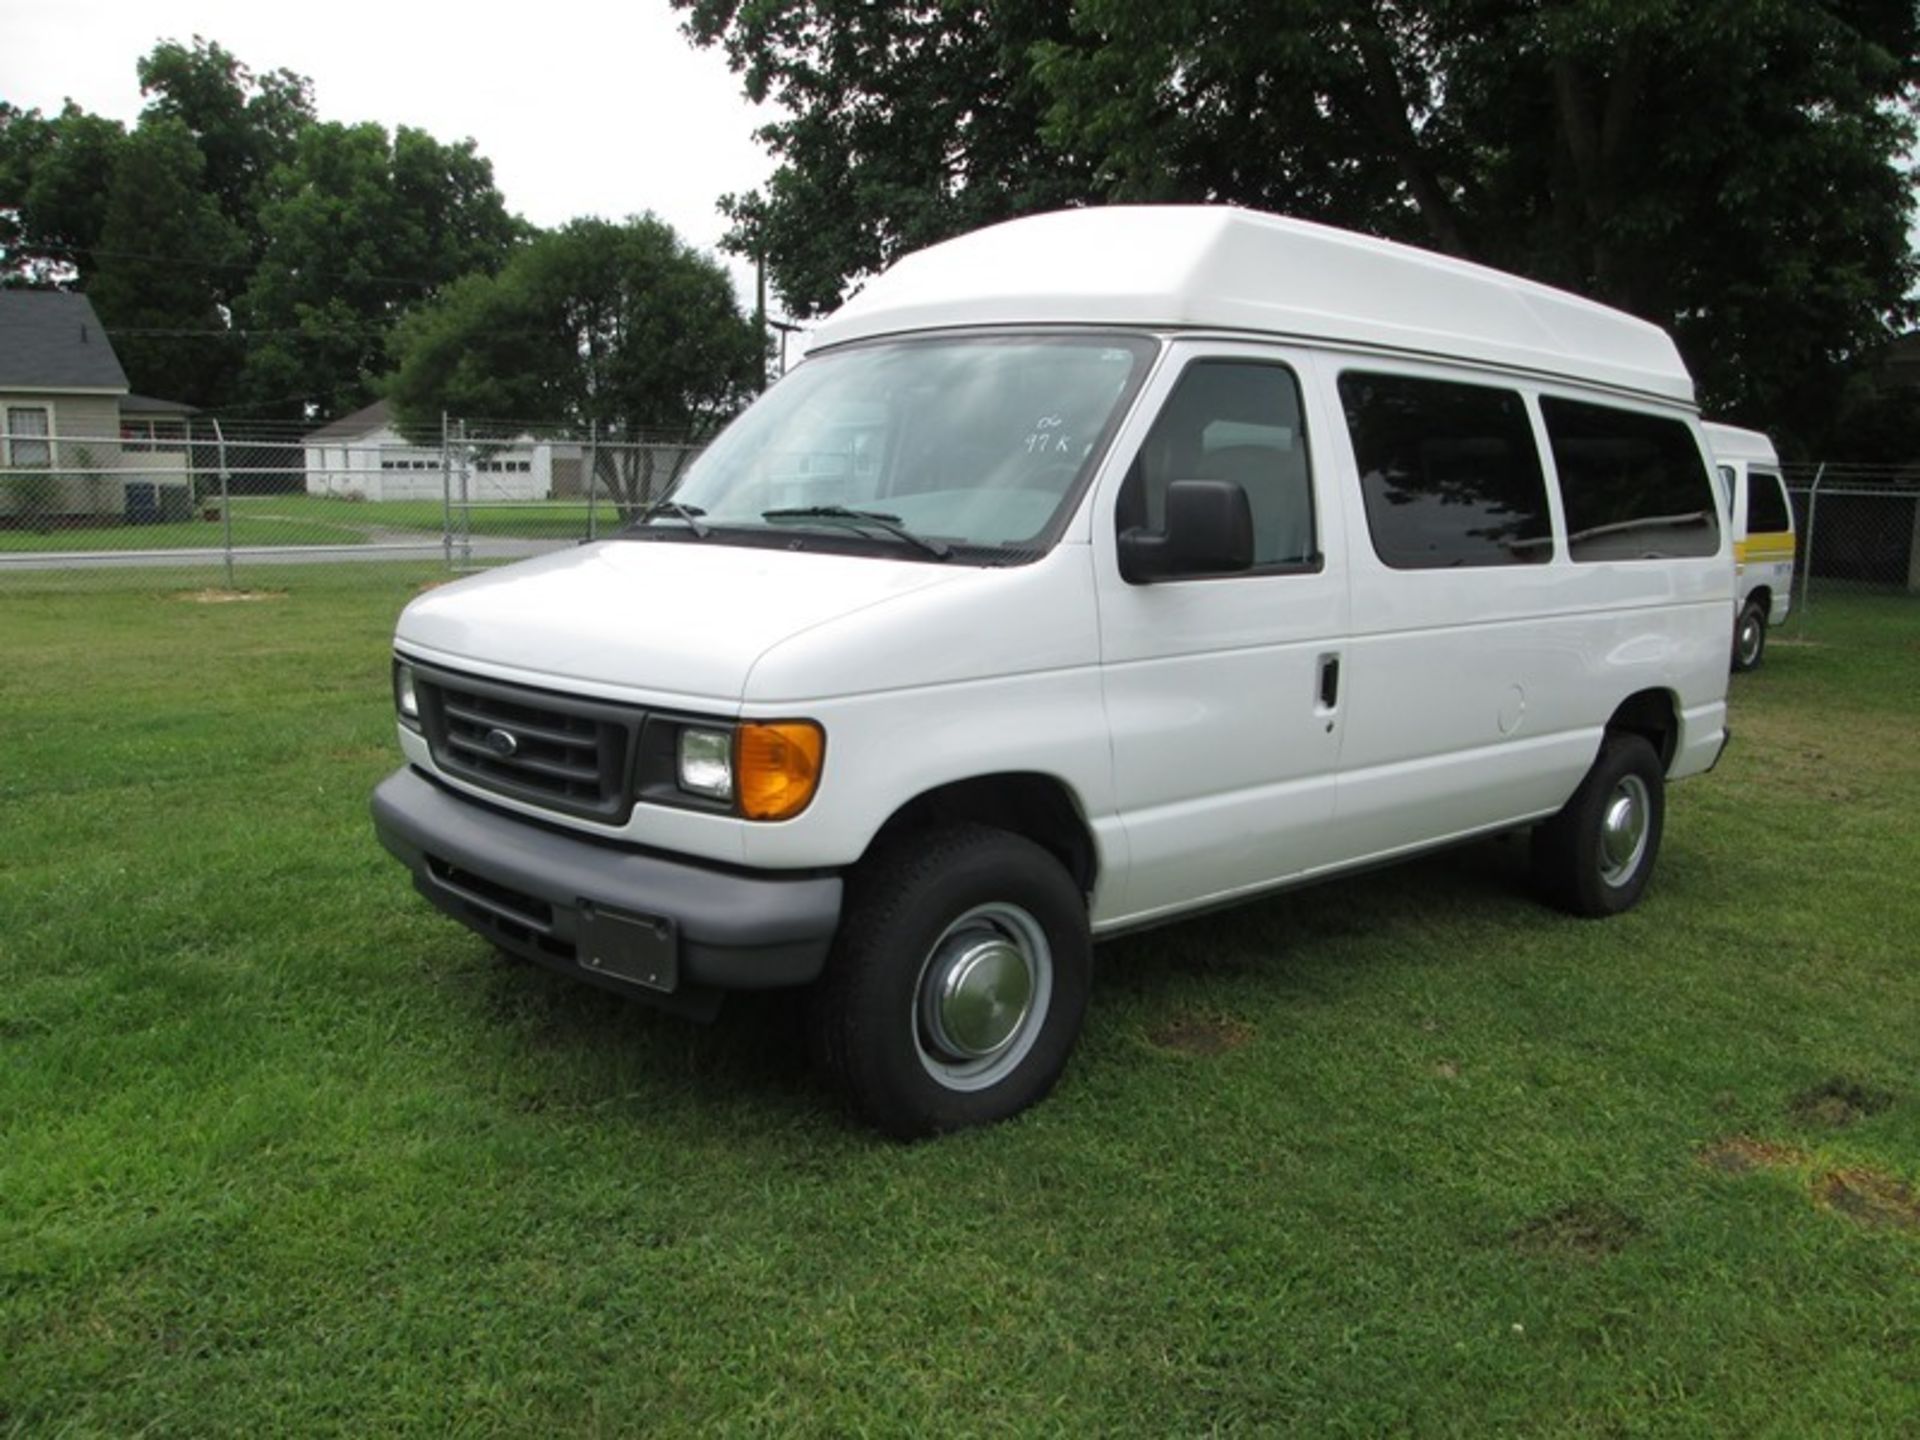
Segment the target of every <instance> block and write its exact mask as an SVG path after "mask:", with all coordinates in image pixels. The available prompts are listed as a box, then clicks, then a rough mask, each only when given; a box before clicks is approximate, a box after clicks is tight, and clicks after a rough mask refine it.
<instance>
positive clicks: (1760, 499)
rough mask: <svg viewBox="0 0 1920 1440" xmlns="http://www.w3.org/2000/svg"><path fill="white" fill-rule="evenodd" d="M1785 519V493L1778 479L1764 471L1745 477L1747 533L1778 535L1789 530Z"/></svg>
mask: <svg viewBox="0 0 1920 1440" xmlns="http://www.w3.org/2000/svg"><path fill="white" fill-rule="evenodd" d="M1792 528H1793V521H1792V520H1790V519H1788V518H1787V492H1786V490H1785V489H1784V488H1782V486H1781V484H1780V477H1779V476H1778V475H1775V474H1773V473H1771V472H1770V471H1766V470H1754V471H1751V472H1750V473H1749V474H1748V476H1747V533H1748V534H1749V535H1778V534H1780V533H1781V532H1783V531H1786V530H1791V529H1792Z"/></svg>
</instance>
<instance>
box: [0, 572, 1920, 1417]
mask: <svg viewBox="0 0 1920 1440" xmlns="http://www.w3.org/2000/svg"><path fill="white" fill-rule="evenodd" d="M349 568H350V569H351V571H352V572H353V573H351V574H344V573H339V572H328V571H316V572H313V573H311V574H306V575H301V576H297V577H294V578H293V579H292V580H291V581H290V582H288V583H289V584H290V585H291V593H289V594H287V595H285V596H284V597H281V598H277V599H271V600H265V601H260V602H257V603H247V604H203V603H193V602H190V601H184V600H179V599H176V598H173V597H171V596H169V595H167V594H165V593H160V592H155V591H151V590H141V589H139V588H136V587H133V586H131V585H126V586H124V587H123V588H120V589H115V590H110V591H74V590H69V589H66V588H63V587H62V586H61V585H60V584H58V583H52V582H49V583H48V584H46V585H45V586H42V587H40V588H37V589H31V588H25V587H14V588H10V589H9V590H8V591H7V592H6V594H5V595H4V596H3V597H0V635H4V637H5V638H4V647H5V658H6V663H5V664H4V665H0V1432H8V1431H12V1432H17V1433H21V1434H34V1435H40V1434H62V1435H69V1434H70V1435H91V1434H98V1435H126V1434H132V1433H136V1432H139V1433H155V1434H162V1435H172V1434H200V1433H223V1434H235V1435H247V1436H258V1435H269V1434H282V1433H300V1434H304V1433H314V1432H325V1433H338V1434H347V1435H369V1434H379V1435H389V1434H400V1433H421V1434H432V1435H441V1434H446V1433H449V1432H454V1433H461V1434H476V1435H479V1434H486V1435H491V1434H496V1433H525V1434H529V1435H539V1436H547V1435H551V1434H602V1433H664V1434H690V1433H706V1432H710V1431H714V1430H722V1431H727V1432H739V1433H749V1434H751V1433H774V1434H788V1433H801V1434H817V1435H823V1436H840V1435H846V1434H856V1433H859V1434H886V1433H939V1434H951V1435H968V1434H977V1435H992V1434H1002V1433H1009V1432H1017V1433H1037V1434H1059V1435H1072V1436H1081V1435H1093V1434H1102V1433H1116V1432H1130V1433H1137V1434H1144V1435H1152V1436H1161V1435H1169V1434H1195V1433H1215V1432H1223V1433H1228V1432H1247V1433H1263V1434H1271V1433H1300V1434H1352V1435H1375V1434H1380V1433H1383V1432H1392V1433H1401V1432H1418V1433H1426V1434H1458V1435H1463V1436H1481V1435H1487V1434H1493V1433H1511V1432H1525V1433H1551V1434H1574V1435H1594V1436H1612V1435H1623V1434H1647V1433H1652V1434H1665V1435H1675V1436H1689V1437H1690V1436H1697V1435H1702V1434H1727V1435H1747V1434H1774V1435H1781V1436H1795V1437H1797V1436H1804V1435H1812V1434H1913V1433H1916V1431H1920V1223H1917V1222H1920V1214H1916V1211H1915V1209H1914V1206H1915V1199H1914V1190H1913V1189H1911V1188H1908V1189H1903V1188H1902V1187H1903V1186H1904V1187H1913V1186H1915V1184H1916V1181H1920V965H1916V963H1915V961H1916V950H1917V948H1920V940H1917V939H1916V937H1920V885H1916V884H1915V882H1914V876H1915V874H1916V872H1920V824H1916V822H1915V819H1914V817H1915V814H1916V812H1917V811H1920V756H1917V755H1916V748H1915V739H1916V734H1915V728H1914V713H1913V703H1914V699H1915V696H1916V695H1917V694H1920V607H1916V606H1915V605H1914V604H1912V603H1903V602H1890V601H1869V600H1849V601H1829V602H1823V604H1822V607H1821V611H1820V616H1819V625H1818V628H1817V629H1816V630H1815V631H1813V632H1812V634H1813V635H1814V636H1815V639H1814V640H1810V641H1805V642H1800V643H1795V642H1794V641H1793V639H1792V637H1789V636H1783V637H1778V638H1777V640H1776V644H1775V647H1774V649H1773V650H1772V652H1771V654H1770V656H1769V658H1768V661H1767V664H1766V666H1765V668H1763V669H1762V670H1761V671H1759V672H1757V673H1756V674H1754V675H1752V676H1748V677H1741V678H1739V679H1738V680H1736V681H1735V684H1734V726H1735V731H1736V736H1737V739H1736V743H1735V745H1734V748H1733V749H1732V751H1731V752H1730V753H1729V755H1728V756H1727V758H1726V760H1725V761H1724V763H1723V764H1722V765H1721V766H1720V768H1719V769H1718V770H1717V771H1716V772H1715V773H1714V774H1712V775H1710V776H1707V777H1705V778H1702V779H1699V780H1695V781H1690V782H1688V783H1686V784H1685V785H1682V786H1679V787H1677V788H1676V789H1675V791H1674V793H1673V804H1672V808H1671V810H1670V814H1669V825H1668V831H1667V839H1666V848H1665V851H1664V854H1663V856H1662V858H1661V862H1660V869H1659V873H1658V874H1657V876H1656V877H1655V881H1654V885H1653V888H1652V889H1651V891H1650V892H1649V894H1648V896H1647V899H1646V901H1645V903H1644V904H1643V905H1642V906H1641V908H1640V909H1639V910H1637V911H1635V912H1634V913H1632V914H1630V915H1627V916H1624V917H1622V918H1620V919H1618V920H1614V921H1610V922H1604V923H1595V922H1581V921H1576V920H1571V919H1568V918H1565V917H1563V916H1560V915H1558V914H1555V913H1552V912H1549V911H1547V910H1545V909H1542V908H1540V907H1538V906H1537V905H1535V904H1534V903H1533V902H1532V901H1531V900H1530V899H1529V898H1528V896H1527V894H1526V891H1525V886H1524V869H1525V866H1524V851H1523V847H1521V846H1519V845H1516V844H1512V843H1500V842H1496V843H1490V844H1484V845H1479V846H1475V847H1472V848H1470V849H1465V850H1461V851H1458V852H1455V853H1452V854H1449V855H1445V856H1442V857H1439V858H1435V859H1431V860H1427V861H1424V862H1421V863H1417V864H1413V865H1410V866H1404V867H1401V868H1398V869H1394V870H1389V871H1383V872H1378V873H1375V874H1371V875H1368V876H1365V877H1362V878H1358V879H1354V880H1349V881H1345V882H1342V883H1337V884H1331V885H1326V886H1323V887H1320V888H1317V889H1314V890H1310V891H1306V892H1302V893H1300V894H1297V895H1294V896H1291V897H1287V898H1282V899H1277V900H1274V901H1271V902H1269V903H1265V904H1261V905H1257V906H1254V907H1252V908H1248V909H1243V910H1240V911H1237V912H1233V913H1229V914H1223V915H1219V916H1216V917H1212V918H1208V919H1204V920H1199V921H1195V922H1192V923H1189V924H1186V925H1182V926H1179V927H1177V928H1172V929H1168V930H1164V931H1161V932H1157V933H1154V934H1150V935H1145V936H1141V937H1138V938H1134V939H1130V940H1127V941H1124V942H1121V943H1116V944H1113V945H1109V946H1105V947H1103V948H1101V949H1100V950H1099V952H1098V953H1097V962H1098V980H1097V984H1096V990H1095V995H1094V1000H1093V1005H1092V1008H1091V1010H1090V1013H1089V1018H1088V1028H1087V1033H1086V1036H1085V1039H1084V1041H1083V1043H1082V1046H1081V1049H1080V1051H1079V1053H1078V1055H1077V1056H1076V1058H1075V1060H1074V1061H1073V1063H1072V1065H1071V1066H1070V1067H1069V1069H1068V1072H1067V1075H1066V1078H1065V1080H1064V1081H1063V1083H1062V1085H1061V1088H1060V1090H1059V1091H1058V1093H1057V1094H1056V1095H1055V1096H1054V1098H1053V1099H1052V1100H1050V1101H1049V1102H1047V1103H1046V1104H1044V1105H1043V1106H1041V1107H1039V1108H1038V1109H1036V1110H1034V1111H1032V1112H1030V1113H1029V1114H1027V1115H1026V1116H1023V1117H1021V1118H1020V1119H1018V1120H1017V1121H1015V1122H1013V1123H1010V1124H1007V1125H1004V1126H1001V1127H999V1128H997V1129H993V1130H990V1131H985V1132H978V1133H971V1134H966V1135H961V1136H957V1137H953V1138H951V1139H948V1140H943V1141H939V1142H935V1143H930V1144H925V1145H920V1146H915V1147H911V1148H903V1147H898V1146H894V1145H890V1144H887V1143H884V1142H882V1141H879V1140H876V1139H874V1138H873V1137H871V1136H870V1135H868V1134H866V1133H864V1132H862V1131H861V1130H859V1129H856V1128H853V1127H852V1126H851V1125H849V1124H848V1123H847V1122H846V1121H844V1120H843V1119H842V1118H841V1117H840V1115H839V1114H838V1113H837V1111H836V1110H835V1109H834V1107H833V1103H832V1100H831V1097H829V1096H828V1095H826V1094H823V1093H821V1092H820V1091H819V1090H818V1089H817V1088H816V1086H815V1084H814V1082H813V1081H812V1080H811V1079H810V1078H808V1075H807V1072H806V1070H805V1067H804V1064H803V1060H802V1056H801V1051H800V1046H799V1044H798V1043H797V1040H796V1037H795V1035H794V1034H793V1031H792V1025H791V1021H792V1007H791V1005H790V1004H789V1003H788V1002H787V1001H785V1000H783V999H780V998H778V997H775V998H773V999H770V1000H764V1001H761V1002H759V1003H754V1004H747V1005H741V1006H737V1007H735V1008H732V1009H730V1010H729V1011H728V1012H727V1013H726V1014H724V1015H723V1016H722V1018H721V1020H720V1022H719V1023H718V1024H717V1025H716V1026H714V1027H712V1028H710V1029H699V1028H692V1027H688V1026H686V1025H683V1024H681V1023H679V1022H676V1021H673V1020H670V1019H666V1018H664V1017H660V1016H656V1015H654V1014H652V1013H650V1012H648V1011H646V1010H644V1009H641V1008H638V1007H635V1006H631V1005H627V1004H623V1003H622V1002H620V1001H618V1000H616V999H614V998H612V997H610V996H607V995H604V994H602V993H600V992H598V991H595V990H591V989H587V988H585V987H580V986H575V985H572V984H569V983H567V982H565V981H563V980H561V979H559V978H556V977H549V976H547V975H545V974H544V973H541V972H537V971H534V970H531V969H528V968H525V967H521V966H517V965H513V964H509V963H505V962H502V961H500V960H498V959H496V958H495V957H494V956H493V955H492V954H491V953H489V951H488V950H487V948H486V947H485V946H484V945H483V944H481V943H480V942H479V941H478V940H477V939H475V938H474V937H472V936H471V935H469V934H468V933H466V932H465V931H463V930H461V929H460V928H458V927H457V926H455V925H453V924H452V923H450V922H448V921H445V920H442V919H440V918H438V917H437V916H436V915H435V914H434V913H433V912H431V911H430V910H429V909H428V907H427V906H426V905H425V903H424V902H422V901H420V900H419V899H417V898H416V897H415V896H413V895H412V894H411V892H410V891H409V889H408V886H407V883H406V880H405V878H404V875H403V873H402V871H401V870H400V868H399V867H398V866H397V865H396V864H394V863H392V862H391V861H390V860H388V859H387V858H386V857H385V855H384V854H383V853H382V852H381V851H380V850H379V848H378V846H377V845H376V844H375V842H374V840H373V837H372V834H371V832H370V830H369V827H368V821H367V814H366V800H367V793H368V791H369V789H370V788H371V787H372V785H373V784H374V782H375V781H376V780H377V779H378V778H379V777H380V776H381V775H382V774H383V773H385V771H386V770H387V769H388V768H389V767H390V766H392V765H393V764H394V763H395V746H394V742H393V737H392V725H391V722H390V720H389V717H388V699H387V648H386V637H387V634H388V630H389V627H390V625H391V622H392V619H393V616H394V613H395V612H396V610H397V609H398V608H399V606H400V605H401V604H402V603H403V602H404V601H405V600H406V598H407V596H408V595H409V594H410V593H411V589H412V584H413V583H414V581H413V578H409V577H407V576H406V575H405V574H404V573H401V572H396V573H389V572H388V571H386V570H385V569H384V568H382V567H378V566H368V565H357V566H353V567H341V571H345V570H348V569H349ZM415 573H416V575H417V572H415Z"/></svg>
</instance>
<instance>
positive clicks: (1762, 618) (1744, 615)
mask: <svg viewBox="0 0 1920 1440" xmlns="http://www.w3.org/2000/svg"><path fill="white" fill-rule="evenodd" d="M1766 654H1767V610H1766V607H1765V606H1764V605H1762V604H1761V603H1760V602H1759V601H1758V600H1749V601H1747V603H1746V604H1745V605H1743V606H1742V607H1741V608H1740V618H1739V620H1738V621H1737V622H1736V623H1735V624H1734V627H1733V668H1734V669H1735V670H1756V669H1758V668H1759V666H1760V662H1761V661H1762V660H1764V659H1765V658H1766Z"/></svg>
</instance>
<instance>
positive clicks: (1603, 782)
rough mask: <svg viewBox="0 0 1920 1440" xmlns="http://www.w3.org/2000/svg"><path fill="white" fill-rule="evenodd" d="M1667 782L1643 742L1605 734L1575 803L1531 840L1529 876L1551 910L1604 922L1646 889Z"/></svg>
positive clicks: (1638, 738)
mask: <svg viewBox="0 0 1920 1440" xmlns="http://www.w3.org/2000/svg"><path fill="white" fill-rule="evenodd" d="M1665 782H1666V777H1665V775H1664V774H1663V773H1662V771H1661V768H1660V757H1659V756H1658V755H1656V754H1655V753H1654V749H1653V746H1652V745H1650V744H1648V743H1647V741H1646V739H1645V737H1643V736H1640V735H1632V734H1628V733H1626V732H1624V731H1609V732H1608V734H1607V737H1606V739H1605V740H1603V741H1602V742H1601V744H1600V754H1599V755H1598V757H1596V758H1595V760H1594V762H1593V768H1592V769H1590V770H1589V771H1587V776H1586V779H1584V780H1582V781H1581V782H1580V788H1579V789H1578V790H1576V791H1574V792H1573V798H1572V799H1570V800H1569V801H1567V803H1566V804H1565V805H1564V806H1563V807H1562V808H1561V810H1560V813H1559V814H1558V815H1555V816H1554V817H1553V818H1552V819H1551V820H1548V821H1546V822H1545V823H1544V824H1542V825H1539V826H1537V827H1536V828H1535V830H1534V832H1533V874H1534V880H1535V881H1536V883H1537V884H1538V885H1539V887H1540V890H1541V892H1542V894H1543V895H1544V896H1545V897H1546V899H1547V900H1548V901H1549V902H1550V903H1551V904H1553V905H1556V906H1558V907H1559V908H1560V909H1562V910H1565V911H1568V912H1569V913H1571V914H1574V915H1584V916H1589V917H1596V918H1597V917H1601V916H1606V915H1618V914H1619V913H1620V912H1621V911H1623V910H1630V909H1632V908H1633V906H1634V905H1635V904H1636V903H1637V902H1638V901H1639V899H1640V895H1641V892H1642V891H1644V890H1645V889H1646V888H1647V880H1648V878H1649V877H1650V876H1651V875H1652V874H1653V866H1654V862H1655V860H1657V859H1658V858H1659V855H1660V835H1661V831H1662V830H1663V828H1664V827H1665V822H1666V813H1667V801H1666V783H1665Z"/></svg>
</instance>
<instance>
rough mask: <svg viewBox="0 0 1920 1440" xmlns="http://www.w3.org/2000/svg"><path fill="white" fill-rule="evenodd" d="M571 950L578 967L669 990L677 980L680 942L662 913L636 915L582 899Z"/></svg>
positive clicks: (674, 986) (673, 988) (613, 977)
mask: <svg viewBox="0 0 1920 1440" xmlns="http://www.w3.org/2000/svg"><path fill="white" fill-rule="evenodd" d="M579 913H580V925H579V932H578V934H577V935H576V936H575V937H574V948H575V953H576V955H577V956H578V959H579V961H580V965H581V968H582V969H585V970H590V971H592V972H593V973H594V974H596V975H606V976H609V977H611V978H612V979H615V980H624V981H626V982H627V983H628V984H629V985H638V986H641V987H642V988H643V989H647V990H659V991H664V992H672V991H673V990H676V989H678V988H679V985H680V942H679V936H678V934H677V933H676V931H675V927H674V923H673V921H672V920H671V919H670V918H669V917H667V916H664V915H637V914H631V913H629V912H627V911H624V910H609V909H607V908H606V907H605V906H600V905H594V904H591V903H583V904H582V905H581V906H580V912H579Z"/></svg>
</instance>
